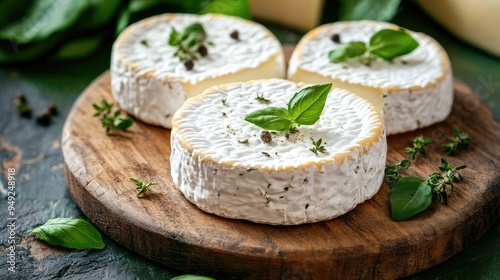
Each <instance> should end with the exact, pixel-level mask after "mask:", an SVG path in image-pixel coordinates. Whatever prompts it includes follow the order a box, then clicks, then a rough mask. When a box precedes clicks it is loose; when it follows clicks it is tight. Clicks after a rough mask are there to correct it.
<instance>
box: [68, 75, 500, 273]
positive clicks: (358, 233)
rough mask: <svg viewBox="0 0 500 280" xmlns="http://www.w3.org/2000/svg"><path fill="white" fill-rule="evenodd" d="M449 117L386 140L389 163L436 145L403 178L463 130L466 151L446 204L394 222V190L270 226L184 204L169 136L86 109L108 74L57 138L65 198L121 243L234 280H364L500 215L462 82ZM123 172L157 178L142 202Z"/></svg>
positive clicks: (485, 132)
mask: <svg viewBox="0 0 500 280" xmlns="http://www.w3.org/2000/svg"><path fill="white" fill-rule="evenodd" d="M454 84H455V103H454V109H453V112H452V114H451V115H450V116H449V118H448V119H447V120H446V121H445V122H442V123H439V124H437V125H434V126H432V127H429V128H425V129H421V130H419V131H415V132H412V133H405V134H401V135H397V136H391V137H389V138H388V144H389V151H388V158H387V162H388V164H392V163H394V162H396V161H399V160H401V159H403V158H404V157H405V154H404V153H403V150H404V148H405V147H406V146H408V141H409V139H412V138H414V137H416V136H418V135H420V134H422V135H424V136H426V137H432V138H433V139H434V140H436V142H437V144H436V145H434V146H431V147H430V148H429V149H428V151H429V152H428V155H427V156H425V157H421V158H419V159H418V161H417V162H416V163H415V164H414V165H412V167H411V168H410V170H409V173H412V174H417V175H419V176H422V177H426V176H427V175H428V174H430V173H432V172H434V171H436V170H437V167H438V165H439V161H440V158H441V156H442V155H443V154H444V151H443V149H442V147H441V144H442V143H444V142H445V141H446V137H447V136H451V135H452V133H453V128H454V127H460V128H461V129H462V130H463V131H464V132H466V133H467V134H469V135H470V137H471V147H470V148H469V149H468V150H466V151H464V152H462V153H460V155H459V156H456V157H447V159H448V161H449V162H450V163H452V164H454V165H458V164H462V163H467V165H468V168H467V169H465V170H463V172H462V174H463V177H464V180H463V181H462V182H459V183H457V185H456V188H455V192H454V193H453V194H452V195H451V196H450V197H449V205H447V206H446V205H443V204H439V203H434V204H433V205H432V206H431V208H430V209H428V210H427V211H425V212H423V213H421V214H419V215H418V216H416V217H414V218H412V219H411V220H408V221H403V222H395V221H392V220H391V218H390V210H389V188H388V186H387V185H386V183H384V184H383V185H382V187H381V190H380V191H379V193H378V194H377V195H376V196H375V197H374V198H373V199H371V200H369V201H367V202H365V203H363V204H361V205H359V206H358V207H356V208H355V209H354V210H352V211H350V212H349V213H347V214H345V215H343V216H341V217H339V218H336V219H333V220H330V221H327V222H320V223H314V224H306V225H300V226H270V225H261V224H255V223H251V222H246V221H240V220H230V219H225V218H221V217H217V216H214V215H211V214H207V213H205V212H203V211H201V210H199V209H198V208H197V207H196V206H194V205H193V204H191V203H190V202H188V201H187V200H186V199H185V198H184V197H183V195H182V194H181V193H180V192H179V191H178V190H177V189H176V188H175V186H174V185H173V183H172V179H171V176H170V163H169V157H170V131H169V130H167V129H163V128H159V127H154V126H150V125H146V124H144V123H141V122H136V124H134V125H133V126H132V127H131V129H130V130H129V131H127V132H125V133H115V134H110V135H109V136H107V135H106V134H105V133H104V129H103V128H102V127H101V125H100V121H99V120H98V119H96V118H93V117H92V115H93V112H94V110H93V108H92V103H100V101H101V100H102V99H106V100H108V101H110V100H112V95H111V92H110V76H109V73H105V74H103V75H102V76H100V77H99V78H97V79H96V80H95V81H94V82H93V83H92V84H91V85H90V86H89V87H88V88H87V90H86V91H85V92H84V93H83V94H82V95H81V96H80V98H79V99H78V100H77V101H76V102H75V104H74V107H73V109H72V111H71V112H70V114H69V116H68V118H67V120H66V124H65V126H64V130H63V134H62V143H63V146H62V150H63V155H64V161H65V170H66V177H67V178H66V179H67V183H68V188H69V191H70V193H71V195H72V197H73V199H74V200H75V202H76V203H77V204H78V205H79V206H80V208H81V209H82V210H83V212H84V213H85V214H86V215H87V217H88V218H89V219H90V220H91V221H92V222H93V223H94V224H95V225H97V226H98V227H99V228H100V229H101V230H102V231H103V232H104V233H105V234H106V235H108V236H109V237H111V238H112V239H114V240H116V241H117V242H119V243H120V244H122V245H124V246H125V247H127V248H129V249H130V250H132V251H135V252H137V253H139V254H141V255H143V256H145V257H147V258H150V259H152V260H154V261H157V262H159V263H162V264H165V265H168V266H171V267H175V268H178V269H181V270H184V271H186V272H188V273H200V274H203V275H212V276H222V277H223V278H235V279H246V278H251V279H292V278H293V279H296V278H297V279H306V278H309V279H332V278H342V279H360V278H363V279H367V278H382V279H386V278H396V277H401V276H405V275H410V274H413V273H415V272H418V271H421V270H424V269H426V268H428V267H430V266H433V265H436V264H438V263H441V262H443V261H445V260H446V259H448V258H450V257H452V256H454V255H455V254H457V253H458V252H460V251H462V250H463V249H464V248H466V247H468V246H469V245H471V244H472V243H473V242H475V241H476V240H477V239H478V238H479V237H480V236H481V235H482V234H483V233H484V232H485V231H486V230H487V229H488V227H489V226H490V225H492V224H493V223H494V222H495V221H496V220H497V219H498V217H499V213H500V172H499V171H500V167H499V166H500V165H499V164H500V162H499V159H500V145H499V143H498V142H499V139H500V137H499V136H500V125H499V124H498V123H496V122H495V121H494V120H493V117H492V114H491V112H490V111H489V110H488V108H487V107H486V106H485V105H484V104H482V103H481V102H480V101H479V100H478V98H477V97H476V96H475V94H474V93H473V92H472V91H471V90H470V89H469V88H468V87H466V86H465V85H464V84H462V83H461V82H459V81H455V83H454ZM130 177H135V178H140V179H142V180H147V181H156V182H158V183H159V185H160V186H156V187H152V190H151V192H149V195H148V196H147V197H144V198H137V197H136V191H135V186H134V184H133V183H132V182H131V181H130V180H129V178H130Z"/></svg>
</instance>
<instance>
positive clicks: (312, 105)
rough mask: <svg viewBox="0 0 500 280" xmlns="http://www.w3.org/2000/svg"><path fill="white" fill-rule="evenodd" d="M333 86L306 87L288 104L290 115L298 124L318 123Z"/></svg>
mask: <svg viewBox="0 0 500 280" xmlns="http://www.w3.org/2000/svg"><path fill="white" fill-rule="evenodd" d="M331 88H332V84H323V85H314V86H310V87H306V88H303V89H301V90H300V91H298V92H297V93H295V94H294V96H293V97H292V99H290V101H289V102H288V113H289V114H290V116H291V118H292V120H293V121H294V122H295V123H298V124H304V125H312V124H314V123H316V121H318V119H319V116H320V115H321V113H322V112H323V108H324V107H325V102H326V98H327V97H328V93H330V89H331Z"/></svg>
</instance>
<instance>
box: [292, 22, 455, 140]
mask: <svg viewBox="0 0 500 280" xmlns="http://www.w3.org/2000/svg"><path fill="white" fill-rule="evenodd" d="M386 28H391V29H398V28H399V27H398V26H396V25H394V24H390V23H385V22H376V21H357V22H337V23H331V24H325V25H322V26H320V27H317V28H316V29H314V30H312V31H310V32H309V33H308V34H306V35H305V36H304V37H303V38H302V39H301V41H300V42H299V44H298V46H297V48H296V49H295V51H294V53H293V54H292V57H291V59H290V64H289V69H288V78H289V79H290V80H292V81H295V82H306V83H319V82H321V83H325V82H333V83H334V85H336V86H337V87H342V88H346V89H348V90H350V91H352V92H354V93H361V92H364V95H361V96H363V97H365V96H371V97H370V99H372V100H375V102H373V101H372V100H370V101H371V102H373V104H374V105H376V106H381V107H382V106H383V113H384V120H385V125H386V131H387V134H388V135H391V134H396V133H402V132H407V131H412V130H415V129H418V128H421V127H426V126H430V125H432V124H435V123H437V122H440V121H443V120H444V119H446V117H447V116H448V115H449V113H450V111H451V107H452V105H453V79H452V71H451V66H450V61H449V58H448V56H447V54H446V52H445V50H444V49H443V47H442V46H441V45H439V43H438V42H436V41H435V40H434V39H433V38H431V37H430V36H428V35H425V34H423V33H418V32H412V31H408V32H409V34H411V36H412V37H414V38H415V39H416V40H417V41H418V43H419V47H418V48H417V49H415V50H414V51H413V52H411V53H410V54H407V55H404V56H402V57H399V58H396V59H394V61H393V62H387V61H384V60H382V59H375V60H374V61H373V62H372V63H371V65H370V66H367V65H365V64H364V62H362V61H360V60H352V61H347V62H342V63H331V62H330V61H329V59H328V53H329V52H330V51H331V50H333V49H336V48H338V47H339V46H341V45H342V44H345V43H347V42H351V41H363V42H368V41H369V39H370V37H371V36H372V35H373V34H375V33H376V32H377V31H379V30H381V29H386ZM333 34H339V36H340V40H341V42H340V43H335V42H333V41H332V39H331V37H332V35H333ZM378 96H380V99H379V100H380V101H378V99H377V98H378ZM382 97H383V99H382Z"/></svg>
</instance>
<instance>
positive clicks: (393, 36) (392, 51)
mask: <svg viewBox="0 0 500 280" xmlns="http://www.w3.org/2000/svg"><path fill="white" fill-rule="evenodd" d="M417 47H418V42H417V41H416V40H415V39H413V38H412V37H411V36H410V35H409V34H408V33H406V32H405V31H404V30H392V29H382V30H380V31H378V32H377V33H375V34H373V36H372V37H371V38H370V47H369V51H370V53H371V54H374V55H377V56H379V57H381V58H383V59H385V60H388V61H391V60H393V59H394V58H396V57H398V56H402V55H405V54H409V53H410V52H412V51H413V50H414V49H416V48H417Z"/></svg>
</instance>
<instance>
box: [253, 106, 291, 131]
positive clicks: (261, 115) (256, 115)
mask: <svg viewBox="0 0 500 280" xmlns="http://www.w3.org/2000/svg"><path fill="white" fill-rule="evenodd" d="M245 121H247V122H251V123H253V124H255V125H257V126H260V127H262V128H264V129H268V130H278V131H284V130H290V129H291V128H292V125H293V122H292V120H291V119H290V114H288V111H287V110H286V109H285V108H278V107H267V108H264V109H261V110H257V111H254V112H252V113H250V114H248V115H246V116H245Z"/></svg>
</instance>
